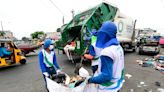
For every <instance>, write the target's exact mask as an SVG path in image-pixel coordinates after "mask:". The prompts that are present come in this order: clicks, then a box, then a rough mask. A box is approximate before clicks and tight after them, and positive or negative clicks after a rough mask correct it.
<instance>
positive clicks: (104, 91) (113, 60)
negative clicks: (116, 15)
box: [88, 21, 124, 92]
mask: <svg viewBox="0 0 164 92" xmlns="http://www.w3.org/2000/svg"><path fill="white" fill-rule="evenodd" d="M116 33H117V27H116V25H115V24H114V23H113V22H110V21H107V22H105V23H103V25H102V26H101V28H100V30H99V33H98V36H97V41H96V47H97V48H101V49H102V50H101V51H100V62H99V69H98V75H97V76H94V77H91V78H89V79H88V82H89V83H95V84H99V87H98V90H99V92H118V91H119V90H120V89H121V88H122V86H123V80H124V77H123V75H124V52H123V49H122V47H121V46H120V44H119V42H118V40H117V38H116Z"/></svg>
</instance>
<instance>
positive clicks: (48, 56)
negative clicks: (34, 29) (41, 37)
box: [38, 39, 61, 78]
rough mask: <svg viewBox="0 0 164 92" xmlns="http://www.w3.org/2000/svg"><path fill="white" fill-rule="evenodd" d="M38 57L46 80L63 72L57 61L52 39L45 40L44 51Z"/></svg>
mask: <svg viewBox="0 0 164 92" xmlns="http://www.w3.org/2000/svg"><path fill="white" fill-rule="evenodd" d="M38 57H39V63H40V68H41V71H42V73H43V76H44V78H45V77H49V78H51V77H52V75H53V74H58V73H60V72H61V69H60V67H59V65H58V63H57V61H56V54H55V52H54V44H53V41H52V40H51V39H47V40H45V42H44V45H43V49H42V50H41V51H40V52H39V55H38Z"/></svg>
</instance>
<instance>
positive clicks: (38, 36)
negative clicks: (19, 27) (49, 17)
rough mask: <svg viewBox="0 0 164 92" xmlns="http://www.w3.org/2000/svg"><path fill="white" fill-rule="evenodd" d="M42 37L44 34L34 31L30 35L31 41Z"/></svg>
mask: <svg viewBox="0 0 164 92" xmlns="http://www.w3.org/2000/svg"><path fill="white" fill-rule="evenodd" d="M42 36H44V32H43V31H36V32H34V33H32V34H31V37H32V39H35V38H36V39H40V38H41V37H42Z"/></svg>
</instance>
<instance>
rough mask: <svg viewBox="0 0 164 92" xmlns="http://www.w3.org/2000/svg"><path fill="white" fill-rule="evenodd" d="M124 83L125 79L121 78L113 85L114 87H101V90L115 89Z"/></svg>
mask: <svg viewBox="0 0 164 92" xmlns="http://www.w3.org/2000/svg"><path fill="white" fill-rule="evenodd" d="M122 83H123V79H120V80H119V81H118V83H117V85H116V87H113V88H99V89H100V90H114V89H117V88H119V87H120V86H121V84H122Z"/></svg>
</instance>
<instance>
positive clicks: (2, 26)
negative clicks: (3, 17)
mask: <svg viewBox="0 0 164 92" xmlns="http://www.w3.org/2000/svg"><path fill="white" fill-rule="evenodd" d="M1 28H2V31H3V25H2V21H1Z"/></svg>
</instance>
